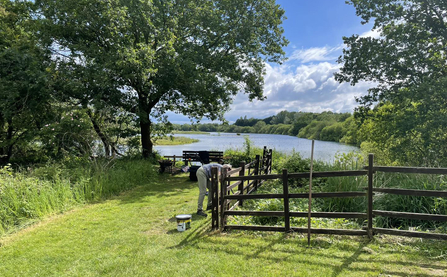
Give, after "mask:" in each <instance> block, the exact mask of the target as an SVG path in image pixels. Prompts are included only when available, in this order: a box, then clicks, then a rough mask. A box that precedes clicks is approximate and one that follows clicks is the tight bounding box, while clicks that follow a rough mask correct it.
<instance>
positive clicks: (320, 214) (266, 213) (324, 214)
mask: <svg viewBox="0 0 447 277" xmlns="http://www.w3.org/2000/svg"><path fill="white" fill-rule="evenodd" d="M225 214H226V215H236V216H271V217H282V216H284V212H283V211H231V212H226V213H225ZM290 216H292V217H307V212H290ZM312 217H317V218H366V217H367V216H366V213H339V212H313V213H312Z"/></svg>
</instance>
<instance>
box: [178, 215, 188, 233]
mask: <svg viewBox="0 0 447 277" xmlns="http://www.w3.org/2000/svg"><path fill="white" fill-rule="evenodd" d="M175 218H176V219H177V230H178V231H179V232H183V231H185V230H187V229H189V228H191V215H190V214H180V215H178V216H176V217H175Z"/></svg>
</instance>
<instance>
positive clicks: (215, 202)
mask: <svg viewBox="0 0 447 277" xmlns="http://www.w3.org/2000/svg"><path fill="white" fill-rule="evenodd" d="M218 189H219V180H218V169H217V167H214V168H211V189H210V192H209V193H210V194H211V205H212V210H211V229H213V230H217V229H219V198H218V197H219V193H218Z"/></svg>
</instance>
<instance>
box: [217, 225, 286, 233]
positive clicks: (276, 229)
mask: <svg viewBox="0 0 447 277" xmlns="http://www.w3.org/2000/svg"><path fill="white" fill-rule="evenodd" d="M225 230H228V231H230V230H246V231H271V232H284V230H285V228H284V227H277V226H253V225H227V226H225Z"/></svg>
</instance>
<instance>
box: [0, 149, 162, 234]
mask: <svg viewBox="0 0 447 277" xmlns="http://www.w3.org/2000/svg"><path fill="white" fill-rule="evenodd" d="M153 176H155V173H154V169H153V166H152V165H151V163H150V162H148V161H144V160H126V159H120V160H114V161H109V160H94V161H90V160H88V159H85V158H82V157H79V158H72V159H67V160H66V161H65V162H64V164H60V163H55V164H51V163H50V164H47V165H46V166H42V167H37V168H29V169H27V170H22V171H18V172H14V171H13V170H12V168H11V167H10V166H6V167H3V168H0V223H1V224H0V235H1V234H4V233H5V232H8V231H10V230H13V229H14V228H20V227H21V226H23V225H26V224H29V223H31V222H33V221H35V220H37V219H40V218H42V217H44V216H47V215H49V214H53V213H57V212H60V211H66V210H68V209H70V208H72V207H74V206H75V205H79V204H82V203H87V202H94V201H99V200H103V199H105V198H107V197H110V196H112V195H117V194H119V193H120V192H123V191H126V190H129V189H131V188H133V187H135V186H138V185H140V184H141V183H144V182H147V181H148V180H150V179H151V178H153Z"/></svg>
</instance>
